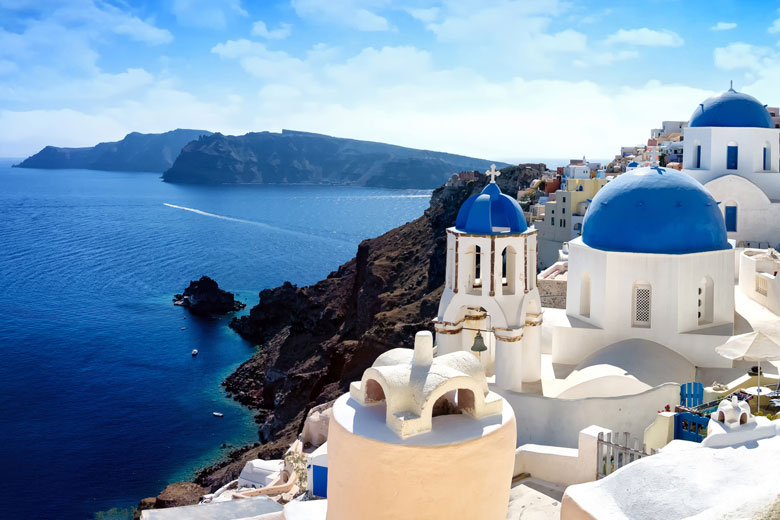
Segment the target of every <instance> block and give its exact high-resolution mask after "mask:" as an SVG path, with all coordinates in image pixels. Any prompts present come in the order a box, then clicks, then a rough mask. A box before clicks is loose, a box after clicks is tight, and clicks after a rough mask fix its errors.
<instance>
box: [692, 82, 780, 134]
mask: <svg viewBox="0 0 780 520" xmlns="http://www.w3.org/2000/svg"><path fill="white" fill-rule="evenodd" d="M689 126H732V127H751V128H774V125H773V124H772V116H770V115H769V112H768V111H767V109H766V106H764V105H762V104H761V103H760V102H759V101H758V100H757V99H756V98H754V97H753V96H748V95H747V94H742V93H741V92H736V91H735V90H733V89H729V90H727V91H726V92H724V93H722V94H718V95H717V96H712V97H711V98H709V99H706V100H704V102H703V103H701V104H700V105H699V106H698V107H696V110H694V111H693V114H691V121H690V123H689Z"/></svg>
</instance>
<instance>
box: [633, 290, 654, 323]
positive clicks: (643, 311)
mask: <svg viewBox="0 0 780 520" xmlns="http://www.w3.org/2000/svg"><path fill="white" fill-rule="evenodd" d="M651 294H652V289H651V287H650V285H649V284H635V285H634V302H633V305H632V307H631V310H632V315H633V316H632V320H631V321H632V323H631V326H632V327H643V328H649V327H650V310H651V301H650V298H651Z"/></svg>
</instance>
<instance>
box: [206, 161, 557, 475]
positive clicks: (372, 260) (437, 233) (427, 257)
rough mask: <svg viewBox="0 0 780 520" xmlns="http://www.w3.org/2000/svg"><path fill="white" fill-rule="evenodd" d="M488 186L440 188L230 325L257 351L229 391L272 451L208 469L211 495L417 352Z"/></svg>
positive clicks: (244, 454) (267, 295)
mask: <svg viewBox="0 0 780 520" xmlns="http://www.w3.org/2000/svg"><path fill="white" fill-rule="evenodd" d="M544 170H545V167H544V165H541V164H525V165H520V166H513V167H508V168H504V169H502V170H501V172H502V174H501V176H500V177H499V178H498V180H497V182H498V184H499V186H500V187H501V189H502V190H503V191H504V192H505V193H507V194H512V195H514V194H516V193H517V190H518V188H525V187H527V186H528V185H529V183H530V182H531V181H532V180H533V179H536V178H538V177H539V176H541V174H542V173H543V172H544ZM486 182H487V180H486V178H485V176H482V175H480V176H478V178H477V180H475V181H472V182H468V183H466V184H465V185H463V186H461V187H440V188H438V189H436V190H435V191H434V193H433V195H432V197H431V204H430V207H429V208H428V209H427V210H426V211H425V214H424V215H423V216H421V217H420V218H418V219H416V220H414V221H412V222H409V223H408V224H404V225H403V226H400V227H397V228H395V229H393V230H391V231H388V232H387V233H385V234H384V235H382V236H380V237H377V238H372V239H369V240H365V241H363V242H362V243H361V244H360V246H359V247H358V251H357V255H356V256H355V258H353V259H352V260H350V261H349V262H347V263H346V264H344V265H342V266H341V267H339V269H338V270H337V271H334V272H332V273H331V274H330V275H329V276H328V277H327V278H326V279H325V280H322V281H320V282H318V283H316V284H314V285H311V286H308V287H296V286H294V285H292V284H290V283H285V284H284V285H282V286H280V287H277V288H275V289H267V290H264V291H262V292H261V293H260V302H259V303H258V304H257V306H255V307H254V308H253V309H252V310H251V312H250V313H249V315H248V316H243V317H241V318H236V319H234V320H233V322H232V323H231V327H233V328H234V329H235V330H236V331H238V332H239V333H240V334H241V335H242V336H243V337H245V338H246V339H248V340H249V341H252V342H253V343H256V344H258V345H260V348H259V349H258V352H257V353H256V354H255V355H254V356H253V357H252V358H251V359H250V360H248V361H247V362H245V363H244V364H242V365H241V366H240V367H239V368H238V369H237V370H236V371H235V372H234V373H233V374H232V375H231V376H229V377H228V378H227V380H226V381H225V382H224V385H225V387H226V388H227V390H228V392H230V393H231V394H232V395H233V397H234V398H235V399H237V400H238V401H240V402H241V403H243V404H245V405H247V406H249V407H251V408H253V409H255V410H257V422H258V423H259V425H260V438H261V440H262V441H263V442H264V443H266V444H265V445H263V446H259V447H257V446H256V447H253V448H248V449H244V450H241V451H239V452H236V453H235V454H233V456H232V458H231V460H229V461H226V462H225V463H222V464H219V465H217V466H215V467H213V468H209V469H207V470H206V471H204V472H203V473H201V475H200V476H199V477H198V480H197V482H198V483H199V484H201V485H204V486H206V487H212V488H213V487H215V486H218V485H219V484H221V483H223V482H226V481H228V480H230V478H235V476H236V475H237V474H238V472H239V471H240V469H241V467H242V466H243V464H244V462H245V461H246V460H249V459H251V458H254V457H257V456H258V455H260V456H269V457H270V456H278V455H279V453H280V451H281V450H283V449H284V448H285V447H286V446H287V445H289V443H290V442H291V441H292V440H293V439H294V437H295V436H296V435H297V433H298V431H299V430H300V428H301V426H302V421H303V419H304V418H305V416H306V413H307V411H308V410H309V409H310V408H311V407H312V406H315V405H318V404H321V403H324V402H327V401H329V400H331V399H334V398H336V397H338V396H339V395H340V394H342V393H344V392H346V391H347V389H348V386H349V383H350V381H355V380H358V379H360V376H361V375H362V373H363V371H364V370H365V369H366V368H367V367H369V366H370V365H371V363H373V361H374V359H376V357H377V356H378V355H379V354H381V353H382V352H384V351H386V350H388V349H390V348H395V347H401V346H407V347H411V346H412V342H413V340H414V334H415V333H416V332H417V331H419V330H423V329H428V330H433V329H432V326H431V320H432V319H433V318H434V317H435V316H436V313H437V309H438V304H439V298H440V296H441V293H442V290H443V285H444V273H445V261H446V236H445V230H446V228H448V227H450V226H452V225H454V223H455V217H456V215H457V212H458V210H459V209H460V206H461V204H462V203H463V201H465V200H466V198H467V197H468V196H470V195H472V194H473V193H477V192H478V191H480V190H482V188H483V187H484V186H485V184H486Z"/></svg>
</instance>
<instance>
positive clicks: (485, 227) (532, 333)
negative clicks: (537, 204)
mask: <svg viewBox="0 0 780 520" xmlns="http://www.w3.org/2000/svg"><path fill="white" fill-rule="evenodd" d="M541 311H542V307H541V301H540V298H539V291H538V289H537V288H536V230H535V229H533V228H530V229H529V228H528V227H527V225H526V222H525V218H524V217H523V211H522V209H521V208H520V205H519V204H518V203H517V201H516V200H514V199H513V198H511V197H509V196H507V195H504V194H503V193H501V190H500V189H499V188H498V185H497V184H496V183H495V178H493V179H492V180H491V182H490V183H489V184H488V185H487V186H486V187H485V189H484V190H483V191H482V193H480V194H477V195H473V196H472V197H470V198H469V199H468V200H467V201H466V202H465V203H464V204H463V206H462V207H461V209H460V212H459V213H458V217H457V220H456V223H455V226H454V227H451V228H449V229H447V270H446V278H445V287H444V293H443V294H442V298H441V301H440V303H439V313H438V317H437V318H436V320H434V325H435V328H436V337H437V344H438V353H439V355H442V354H447V353H450V352H456V351H459V350H467V351H470V350H472V347H473V345H474V344H475V340H476V337H477V334H479V336H480V337H481V338H483V341H484V343H485V347H486V349H487V350H485V351H484V352H481V353H480V354H479V356H480V359H481V361H482V364H483V367H484V369H485V371H486V373H487V374H488V375H490V376H492V375H494V374H495V378H496V379H495V381H496V384H498V385H499V386H500V387H502V388H506V389H510V390H519V389H520V388H521V386H522V383H523V382H524V381H525V382H533V381H538V380H539V379H540V377H541V374H540V370H541V368H540V359H541V358H540V351H539V348H540V335H541V332H540V325H541V321H542V318H541Z"/></svg>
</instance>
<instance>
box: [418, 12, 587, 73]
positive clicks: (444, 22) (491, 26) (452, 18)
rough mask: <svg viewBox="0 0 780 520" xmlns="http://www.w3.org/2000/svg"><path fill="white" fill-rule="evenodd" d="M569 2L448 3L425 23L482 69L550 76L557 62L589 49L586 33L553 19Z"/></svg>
mask: <svg viewBox="0 0 780 520" xmlns="http://www.w3.org/2000/svg"><path fill="white" fill-rule="evenodd" d="M567 9H568V4H565V3H563V2H559V1H557V0H539V1H535V2H526V1H522V2H518V1H509V0H496V1H494V2H480V1H476V0H446V1H445V2H444V3H443V6H442V13H440V16H439V20H438V21H436V22H434V23H429V24H428V25H427V28H428V30H430V31H431V32H433V33H434V35H435V36H436V39H437V40H438V41H439V42H441V43H445V44H452V45H458V46H460V48H459V49H458V54H459V55H460V56H461V57H462V58H461V59H462V61H465V62H472V63H481V64H483V66H485V67H486V68H493V69H500V70H502V71H504V73H507V72H521V71H522V73H524V74H530V73H535V72H540V71H542V72H548V73H549V72H552V71H554V70H555V69H556V66H557V65H559V64H560V59H561V58H564V57H565V58H564V59H566V64H567V65H568V64H569V63H570V62H571V56H572V55H575V56H583V55H584V54H586V53H587V51H588V45H587V37H586V36H585V34H583V33H581V32H578V31H575V30H573V29H567V28H562V29H561V30H555V32H554V30H553V29H554V28H558V27H560V25H559V24H556V23H554V17H556V16H558V15H560V14H562V13H565V12H566V10H567Z"/></svg>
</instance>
